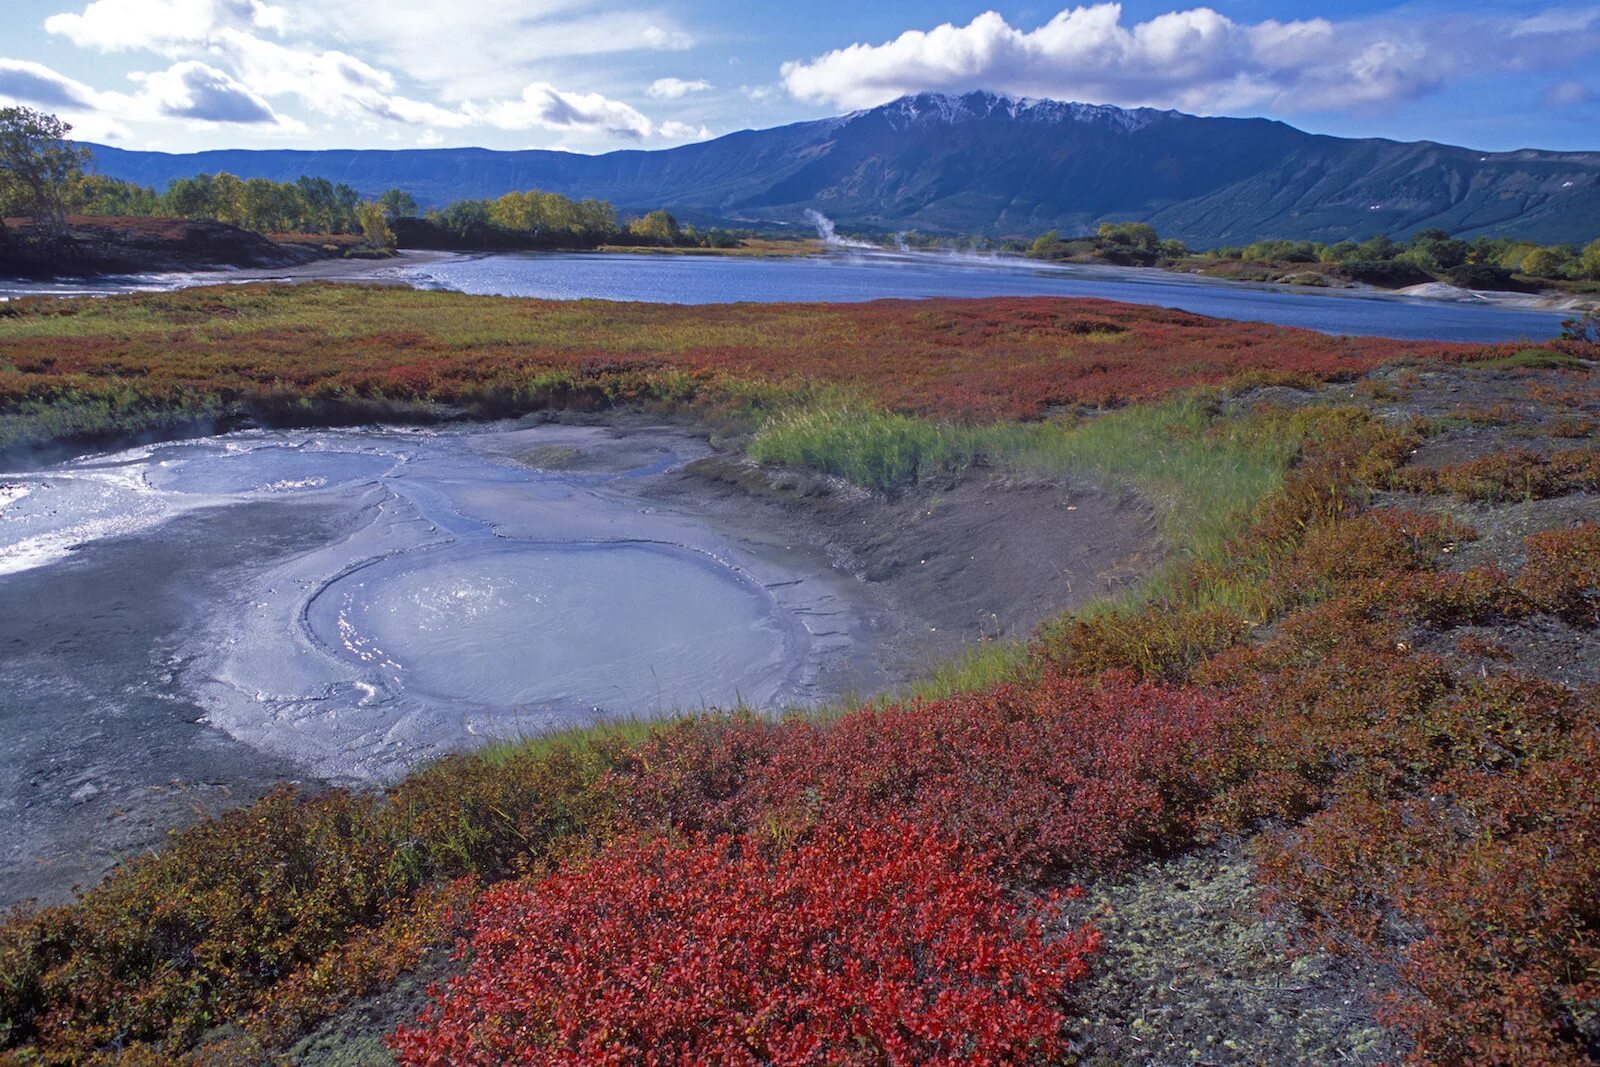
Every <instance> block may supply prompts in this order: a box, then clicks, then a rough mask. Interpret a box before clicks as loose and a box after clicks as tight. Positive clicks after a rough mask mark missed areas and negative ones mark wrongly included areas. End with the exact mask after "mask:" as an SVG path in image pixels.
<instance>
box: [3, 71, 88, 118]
mask: <svg viewBox="0 0 1600 1067" xmlns="http://www.w3.org/2000/svg"><path fill="white" fill-rule="evenodd" d="M97 95H98V94H97V93H96V92H95V91H94V90H93V89H91V88H90V87H89V86H87V85H85V84H83V82H80V81H75V80H74V79H72V78H69V77H67V76H66V75H65V74H58V73H57V72H56V71H53V70H51V69H50V68H49V67H47V66H45V65H44V64H42V63H30V62H28V61H27V60H25V59H0V96H3V97H5V98H6V99H8V100H14V101H16V102H17V103H19V104H36V105H39V106H40V107H55V108H78V107H90V108H92V107H94V106H95V98H96V96H97Z"/></svg>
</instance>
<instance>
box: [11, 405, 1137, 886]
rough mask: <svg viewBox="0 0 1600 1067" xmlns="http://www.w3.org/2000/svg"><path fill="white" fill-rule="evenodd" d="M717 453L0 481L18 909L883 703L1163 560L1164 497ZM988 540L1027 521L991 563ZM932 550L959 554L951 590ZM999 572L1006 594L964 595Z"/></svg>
mask: <svg viewBox="0 0 1600 1067" xmlns="http://www.w3.org/2000/svg"><path fill="white" fill-rule="evenodd" d="M729 462H730V461H728V460H727V459H726V457H717V456H716V455H715V454H714V453H713V451H712V449H711V448H710V447H709V446H708V445H707V444H706V443H705V442H704V441H703V440H701V439H699V438H697V437H695V436H693V435H691V434H689V433H686V432H684V431H681V430H678V429H675V428H670V427H661V426H646V425H641V426H634V427H626V428H624V427H617V426H598V425H596V426H583V425H554V424H543V425H528V424H511V423H506V424H496V425H492V426H477V427H474V428H470V429H461V428H448V429H443V430H436V429H435V430H417V429H401V428H366V429H351V430H334V431H327V430H323V431H245V432H241V433H237V434H231V435H227V436H224V437H215V438H205V439H199V440H194V441H187V442H178V443H170V444H163V445H157V446H148V447H141V448H137V449H132V450H127V451H123V452H118V453H112V454H105V455H97V456H90V457H85V458H82V459H79V460H76V461H73V462H70V463H65V464H60V465H57V466H54V467H50V468H47V469H44V470H40V471H34V472H27V473H18V474H6V475H0V609H3V610H0V691H3V692H5V693H6V694H7V696H6V697H5V699H4V701H3V704H0V730H3V736H4V737H5V740H6V744H5V745H4V752H3V755H0V761H3V769H4V771H5V776H4V783H5V784H4V785H0V817H4V818H5V819H6V822H7V825H8V830H7V832H6V834H5V835H4V838H3V840H4V842H5V846H4V849H3V854H0V899H3V900H4V901H11V900H16V899H21V898H25V897H30V896H33V897H38V898H41V899H55V898H59V897H61V896H64V895H65V894H66V893H67V892H68V891H69V890H70V887H71V886H72V885H73V884H74V883H76V882H83V883H88V882H92V881H93V880H94V879H95V878H96V877H98V875H99V874H100V873H102V872H103V871H104V870H105V869H107V868H108V867H109V866H110V865H112V864H114V863H115V862H117V861H118V860H119V859H122V858H124V857H126V856H127V855H129V854H132V853H134V852H136V851H137V850H140V849H143V848H147V847H149V846H150V845H152V844H154V843H156V842H158V841H159V838H160V835H161V833H163V832H164V831H165V830H166V829H167V828H170V827H172V826H174V825H179V824H181V823H183V822H185V821H188V820H191V819H193V818H196V817H199V816H200V815H202V814H206V813H210V812H214V811H217V810H221V809H223V808H226V807H230V806H233V805H236V804H240V803H244V802H247V801H248V800H250V799H252V798H253V797H254V796H256V795H259V794H260V793H261V792H262V791H264V790H265V789H267V788H270V787H271V786H272V785H273V784H275V783H277V782H282V781H300V782H303V783H305V784H307V785H310V786H313V787H314V786H319V785H322V784H325V783H344V784H352V783H353V784H362V783H375V782H383V781H387V780H392V779H393V778H395V777H397V776H398V775H400V774H402V773H403V772H404V771H405V770H406V769H407V768H409V767H412V766H415V765H416V764H417V763H419V762H422V761H425V760H428V759H430V758H435V757H437V756H440V755H442V754H444V753H447V752H450V751H455V750H460V749H464V748H470V747H473V746H475V745H480V744H483V743H484V742H486V741H492V740H496V739H515V738H519V737H526V736H531V735H537V734H542V733H546V732H549V731H551V730H555V729H560V728H563V727H569V726H582V725H587V724H591V723H596V722H600V721H603V720H607V719H614V718H621V717H648V716H655V715H661V714H670V713H675V712H681V711H685V710H692V709H699V708H709V707H723V708H725V707H730V706H734V705H738V704H746V705H750V706H752V707H759V708H763V709H782V708H791V707H806V706H813V705H816V704H819V703H823V702H828V701H833V700H837V699H839V698H841V697H843V696H848V695H852V694H863V695H864V694H869V693H873V692H877V691H880V690H882V689H884V688H885V687H887V686H891V685H893V684H895V683H897V682H900V681H903V680H905V679H906V678H907V677H908V676H909V674H910V673H911V672H912V671H913V670H914V669H915V668H916V666H917V665H918V664H919V663H920V662H923V661H925V660H926V659H927V658H928V657H929V654H930V650H938V651H939V653H940V654H944V652H946V651H947V650H948V647H949V646H951V645H952V643H960V642H962V641H965V640H968V639H974V638H984V637H992V636H995V635H997V634H999V633H1002V632H1005V631H1006V630H1007V629H1011V630H1016V629H1018V628H1021V627H1025V626H1028V625H1031V624H1032V623H1033V622H1035V621H1037V618H1038V617H1042V615H1043V614H1044V613H1046V611H1047V610H1050V609H1053V608H1056V607H1059V606H1062V605H1064V604H1066V603H1067V602H1069V601H1073V600H1081V599H1084V598H1085V597H1086V596H1088V595H1092V593H1093V592H1094V591H1096V590H1097V589H1098V588H1100V587H1108V586H1109V585H1111V584H1114V583H1115V582H1117V581H1121V580H1125V577H1126V575H1127V574H1131V573H1136V572H1138V571H1140V570H1142V569H1144V567H1145V566H1146V565H1147V564H1148V562H1149V559H1150V558H1153V555H1154V553H1155V552H1156V547H1155V544H1154V539H1153V534H1152V533H1151V528H1152V527H1151V520H1150V516H1149V514H1148V511H1147V509H1143V508H1142V507H1140V506H1138V505H1137V503H1136V502H1133V501H1130V500H1128V499H1124V498H1118V497H1115V496H1108V495H1105V494H1099V493H1097V492H1095V491H1093V490H1089V489H1072V490H1069V489H1068V488H1066V487H1064V486H1042V485H1032V486H1028V487H1016V486H1005V485H1001V484H999V483H997V482H994V481H992V480H991V481H983V480H981V479H979V480H972V479H969V480H967V482H966V483H964V484H963V485H962V486H960V487H947V490H946V491H945V492H944V493H943V494H942V495H941V496H940V497H939V498H938V499H939V503H937V504H936V505H935V506H925V505H927V501H923V500H921V499H917V498H913V499H908V500H901V501H898V502H888V501H883V500H879V499H877V498H870V497H866V496H864V495H860V496H855V495H852V494H851V493H850V492H849V491H848V490H847V488H846V487H842V486H838V485H832V486H825V487H823V488H822V489H819V488H818V487H816V486H811V487H809V488H808V489H807V491H806V492H805V493H804V494H803V495H802V497H797V498H796V500H790V501H783V500H782V499H781V497H782V494H781V493H777V496H776V497H775V495H774V494H775V492H777V491H776V490H773V489H772V487H771V486H767V487H766V488H765V491H763V492H757V491H755V487H754V486H753V485H751V486H746V487H744V488H743V489H736V488H735V487H734V485H733V482H731V481H730V479H729V475H728V471H727V469H726V467H727V465H728V463H729ZM719 465H720V466H719ZM702 469H704V470H705V471H708V472H709V473H697V471H701V470H702ZM742 476H743V477H747V478H756V477H757V476H756V475H755V474H754V473H753V472H750V471H746V472H745V473H744V475H742ZM969 498H970V499H969ZM775 501H776V502H775ZM796 501H803V503H797V502H796ZM1069 501H1070V502H1069ZM936 511H937V512H939V513H940V515H941V516H944V517H943V518H941V520H940V521H939V522H930V521H929V518H930V517H931V516H933V515H934V514H935V512H936ZM867 528H870V529H872V530H873V531H874V532H873V536H872V538H871V539H870V541H868V542H861V541H860V538H859V537H857V539H856V543H852V542H851V536H852V533H851V532H852V531H859V530H863V529H867ZM1001 531H1018V532H1017V533H1013V534H1011V536H1013V537H1021V538H1023V539H1024V540H1023V541H1022V542H1019V543H1018V544H1017V545H1015V546H1014V550H1013V551H1006V552H1003V553H1000V554H999V555H996V553H995V552H994V551H993V549H992V547H991V546H993V545H994V544H996V543H1000V542H997V538H1001V539H1003V537H1004V536H1005V535H1003V534H1002V533H1001ZM969 541H970V542H971V545H970V547H972V548H973V549H974V551H973V552H971V553H966V557H965V558H964V559H959V560H957V559H956V554H959V553H962V552H964V548H963V546H964V545H966V543H967V542H969ZM980 546H981V547H985V548H989V555H990V556H992V557H994V558H992V559H988V558H986V559H983V560H980V556H979V553H978V548H979V547H980ZM913 556H915V557H919V559H917V560H913V559H912V558H911V557H913ZM930 556H933V557H935V565H936V567H937V568H938V569H940V570H943V571H946V572H950V573H947V574H946V579H947V580H946V579H941V580H940V581H939V582H937V583H934V584H933V585H931V586H930V585H929V584H928V582H927V581H926V580H925V579H927V578H928V577H929V574H930V573H931V571H930V569H929V568H928V567H927V560H928V558H929V557H930ZM902 557H904V558H902ZM941 557H942V561H941ZM951 560H956V566H955V567H954V569H953V571H952V569H951V564H950V562H949V561H951ZM999 570H1003V571H1005V572H1006V573H1007V574H1008V575H1010V578H1011V580H1010V581H1009V582H1008V581H1001V580H999V576H998V575H997V571H999ZM1035 572H1037V573H1035ZM1073 579H1076V585H1074V583H1073ZM944 588H948V590H949V592H948V594H942V593H941V592H940V590H941V589H944ZM983 588H995V589H1000V590H1004V589H1007V588H1013V589H1015V590H1016V591H1017V593H1016V595H1015V596H1012V597H1009V598H1006V599H1005V602H1004V603H996V604H993V605H987V604H976V603H975V602H969V601H971V595H970V594H972V592H973V591H974V590H977V589H983ZM963 590H965V592H963Z"/></svg>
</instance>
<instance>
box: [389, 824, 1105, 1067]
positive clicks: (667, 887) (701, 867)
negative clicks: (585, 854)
mask: <svg viewBox="0 0 1600 1067" xmlns="http://www.w3.org/2000/svg"><path fill="white" fill-rule="evenodd" d="M984 870H985V861H984V860H983V859H981V858H979V857H975V856H973V855H972V854H971V853H969V852H967V851H965V850H964V849H962V848H961V846H960V845H958V844H957V843H956V842H955V841H954V840H953V839H951V838H949V837H944V836H939V835H935V834H929V833H926V832H922V831H918V830H916V829H914V828H912V827H911V826H909V825H907V824H904V823H898V822H891V823H887V824H885V825H883V826H882V827H881V828H872V829H868V830H865V831H861V832H856V833H850V832H830V833H822V834H818V835H817V836H816V837H814V838H813V839H812V841H811V842H810V843H808V844H806V845H803V846H801V847H799V848H796V849H794V850H793V851H791V852H788V853H784V854H781V855H779V856H778V857H777V858H776V859H773V858H769V857H768V856H766V855H764V854H763V853H762V852H761V851H759V850H757V849H753V848H751V847H749V846H748V845H741V843H739V842H737V841H733V840H730V839H727V838H723V839H719V840H716V841H714V842H706V841H704V840H703V839H701V840H697V841H695V842H693V843H690V844H687V845H673V844H667V843H664V842H662V841H659V840H656V841H638V840H628V841H624V842H623V843H621V844H619V845H617V846H614V847H613V848H611V849H610V850H608V851H607V852H606V853H604V854H602V855H601V856H600V857H599V858H598V859H596V860H595V861H594V862H592V863H590V864H589V865H587V866H584V867H580V868H575V869H570V870H567V871H564V872H562V873H559V874H556V875H554V876H552V877H550V878H547V879H545V880H544V881H543V882H540V883H539V884H537V885H535V886H529V885H528V884H526V883H521V882H518V883H507V884H504V885H502V886H500V887H498V888H496V889H493V890H491V891H490V892H489V893H487V894H485V896H484V897H483V900H482V901H481V903H480V905H479V910H478V923H479V925H478V930H477V933H476V934H475V936H474V937H473V938H472V940H471V942H470V944H469V945H467V946H465V947H466V948H468V949H469V950H470V953H471V964H470V966H469V968H468V970H467V973H466V974H465V975H463V976H461V977H459V978H457V979H455V980H453V981H452V982H451V983H450V985H449V987H448V989H446V990H443V991H442V992H440V993H438V994H437V996H438V1001H437V1003H436V1005H435V1007H434V1008H433V1009H431V1010H430V1012H428V1013H427V1014H425V1015H424V1016H423V1018H422V1019H420V1020H419V1025H418V1026H417V1027H416V1028H402V1029H401V1030H400V1031H399V1032H398V1033H397V1034H396V1035H395V1037H394V1039H393V1041H394V1046H395V1049H396V1051H397V1052H398V1054H399V1057H400V1060H401V1062H402V1063H405V1064H414V1065H423V1064H428V1065H432V1064H439V1065H444V1064H449V1065H452V1067H454V1065H460V1064H501V1063H509V1062H513V1061H514V1062H518V1063H541V1064H573V1065H578V1064H582V1065H585V1067H587V1065H592V1064H680V1063H704V1064H750V1065H756V1064H773V1065H779V1064H795V1065H799V1064H889V1063H895V1064H917V1063H930V1064H931V1063H945V1064H955V1063H991V1064H992V1063H1018V1064H1025V1063H1044V1062H1050V1061H1052V1059H1055V1058H1059V1057H1060V1056H1061V1055H1062V1054H1063V1053H1064V1052H1065V1051H1066V1048H1065V1044H1066V1043H1065V1040H1064V1037H1063V1032H1062V1031H1063V1027H1064V1026H1065V1024H1066V1021H1067V1020H1066V1017H1065V1016H1064V1015H1063V1014H1062V1011H1061V1005H1060V996H1061V994H1062V991H1063V989H1064V987H1065V986H1066V985H1067V984H1068V983H1070V982H1072V981H1074V980H1075V979H1077V978H1078V977H1080V976H1081V975H1082V974H1083V973H1084V971H1085V964H1084V957H1085V956H1086V955H1087V954H1088V953H1089V952H1091V951H1092V950H1093V949H1094V948H1095V946H1096V944H1097V940H1098V938H1097V935H1096V934H1095V933H1093V932H1092V931H1087V930H1075V931H1071V932H1069V933H1067V934H1065V935H1064V936H1061V937H1058V938H1055V939H1052V940H1046V938H1045V935H1044V930H1043V927H1042V926H1041V924H1040V922H1039V921H1038V919H1036V918H1034V917H1031V916H1029V915H1027V914H1025V913H1024V911H1023V910H1022V909H1021V908H1020V907H1019V906H1018V905H1017V904H1015V903H1014V902H1013V901H1011V900H1010V899H1009V898H1008V897H1007V896H1006V894H1005V893H1004V891H1003V890H1002V889H1001V887H1000V886H999V885H998V884H997V883H996V882H994V881H993V880H992V879H991V878H990V877H989V876H988V875H987V874H985V873H984Z"/></svg>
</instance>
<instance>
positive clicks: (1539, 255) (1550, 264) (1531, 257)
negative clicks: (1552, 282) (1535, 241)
mask: <svg viewBox="0 0 1600 1067" xmlns="http://www.w3.org/2000/svg"><path fill="white" fill-rule="evenodd" d="M1571 260H1572V255H1571V253H1569V252H1568V251H1567V250H1566V249H1564V248H1557V247H1554V246H1551V247H1545V248H1535V249H1534V250H1533V251H1532V252H1529V253H1528V254H1527V255H1526V256H1524V257H1522V273H1524V274H1528V275H1532V276H1533V277H1535V278H1558V277H1560V276H1561V274H1562V271H1563V269H1564V268H1565V267H1566V265H1567V264H1568V263H1569V262H1570V261H1571Z"/></svg>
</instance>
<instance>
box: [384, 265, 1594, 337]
mask: <svg viewBox="0 0 1600 1067" xmlns="http://www.w3.org/2000/svg"><path fill="white" fill-rule="evenodd" d="M402 274H403V276H404V277H405V278H406V279H407V280H409V281H411V282H412V283H413V284H416V285H419V286H423V287H428V288H439V289H454V290H459V291H461V292H466V293H478V294H493V295H501V296H527V297H539V298H541V299H547V300H579V299H598V300H642V301H653V302H661V303H671V304H725V303H737V302H741V301H752V302H759V303H772V302H785V301H823V302H850V301H863V300H879V299H884V298H891V297H977V296H1072V297H1101V298H1103V299H1107V300H1123V301H1127V302H1129V303H1135V304H1154V305H1158V306H1162V307H1177V308H1182V309H1184V310H1185V311H1192V312H1195V313H1197V314H1202V315H1215V316H1218V317H1221V318H1230V319H1246V320H1256V321H1261V322H1271V323H1277V324H1279V325H1283V326H1303V327H1306V328H1308V329H1312V330H1319V331H1321V332H1323V333H1334V334H1369V335H1374V336H1380V337H1400V338H1407V339H1412V340H1440V341H1511V340H1519V339H1528V340H1541V339H1547V338H1551V337H1555V336H1557V335H1558V334H1559V333H1560V331H1561V320H1562V319H1563V318H1566V317H1569V314H1570V313H1566V312H1552V311H1536V310H1528V309H1522V308H1508V307H1497V306H1493V305H1489V304H1475V303H1455V302H1445V301H1439V300H1427V299H1422V298H1408V297H1399V296H1393V295H1390V294H1387V293H1381V292H1376V291H1372V290H1307V289H1296V288H1290V287H1286V286H1281V285H1252V284H1248V283H1241V282H1229V281H1221V280H1218V279H1213V278H1197V277H1194V276H1191V275H1183V274H1173V273H1168V272H1164V271H1156V270H1137V269H1130V268H1122V267H1098V266H1075V265H1051V264H1039V263H1034V262H1031V261H1028V260H1023V259H1018V258H1014V257H978V256H950V255H937V254H917V255H893V254H886V253H885V254H879V253H862V254H853V253H834V254H831V255H825V256H808V257H796V258H792V259H752V258H743V257H717V256H680V255H617V254H600V253H572V254H548V253H543V254H533V253H529V254H506V255H491V256H480V257H463V258H460V259H453V260H448V261H444V262H439V263H430V264H427V265H425V266H420V267H416V268H411V269H409V270H406V271H403V272H402Z"/></svg>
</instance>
